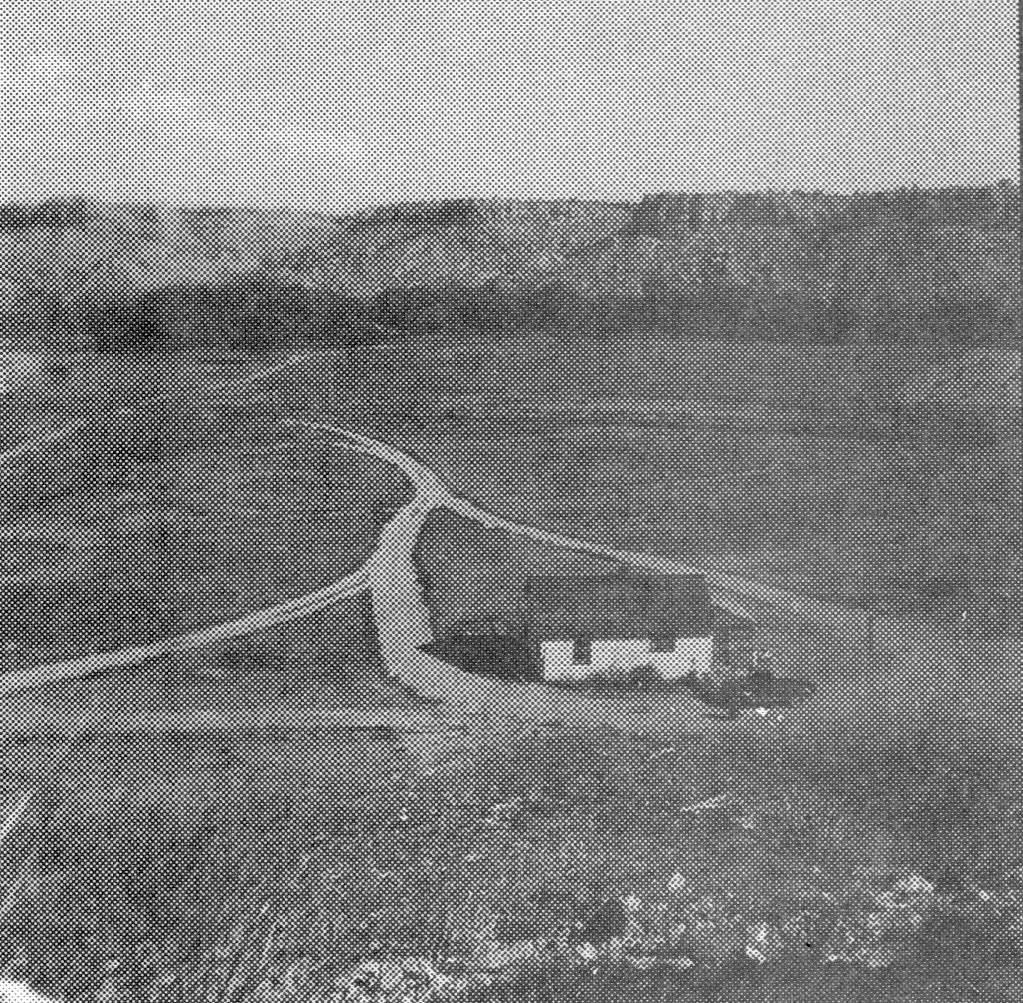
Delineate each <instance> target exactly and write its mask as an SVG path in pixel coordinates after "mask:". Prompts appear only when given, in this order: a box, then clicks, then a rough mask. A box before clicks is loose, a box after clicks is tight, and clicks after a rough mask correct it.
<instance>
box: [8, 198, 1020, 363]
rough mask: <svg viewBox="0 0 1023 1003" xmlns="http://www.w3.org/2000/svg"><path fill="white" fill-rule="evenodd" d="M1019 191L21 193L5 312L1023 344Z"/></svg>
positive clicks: (96, 329) (30, 324)
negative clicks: (306, 208)
mask: <svg viewBox="0 0 1023 1003" xmlns="http://www.w3.org/2000/svg"><path fill="white" fill-rule="evenodd" d="M1018 192H1019V189H1018V186H1017V185H1015V184H1012V183H1009V182H1002V183H1000V184H999V185H997V186H994V187H991V188H978V189H947V190H942V191H930V192H929V191H922V190H917V189H907V190H902V191H898V192H879V193H867V194H861V195H849V196H839V195H828V194H825V193H798V192H797V193H759V194H758V193H753V194H742V193H723V194H709V195H657V196H650V197H648V198H646V199H644V200H643V201H642V202H640V203H635V204H626V203H600V202H583V201H567V202H533V203H527V202H521V203H520V202H472V201H466V200H453V201H451V202H440V203H422V204H411V205H399V206H386V207H382V208H381V209H378V210H375V211H372V212H365V213H362V214H360V215H357V216H352V217H339V218H332V217H326V216H317V215H313V214H307V215H300V214H296V213H286V212H280V213H274V212H268V211H255V210H245V209H209V210H201V209H177V208H168V207H158V206H145V205H110V204H94V203H86V202H76V203H51V204H48V205H44V206H38V207H26V206H4V207H0V292H2V297H0V307H2V309H3V314H4V319H5V327H6V328H7V332H8V336H9V337H12V338H14V339H15V340H17V341H25V340H43V341H47V342H50V343H57V344H62V345H73V346H84V345H94V346H96V347H100V348H103V349H107V350H119V349H128V350H134V349H153V348H158V347H172V346H180V345H182V344H188V343H193V342H202V343H206V342H211V341H212V342H217V343H225V344H245V345H251V346H258V345H268V344H281V343H310V342H313V343H332V344H333V343H339V342H340V343H348V342H352V341H364V340H373V339H379V338H384V339H393V338H396V337H398V338H408V337H416V336H417V335H419V334H425V333H432V334H436V333H438V332H443V331H451V332H452V333H453V334H458V335H459V336H465V335H473V334H478V335H479V336H481V337H493V336H501V335H508V334H512V333H515V332H521V331H537V330H543V331H550V332H551V334H552V335H553V336H561V335H564V334H566V333H572V334H575V335H580V334H585V335H598V336H599V335H601V334H608V333H623V332H627V331H629V330H643V331H655V332H659V333H661V334H677V335H679V336H686V337H693V336H696V337H701V336H705V337H714V338H725V339H739V340H754V341H759V340H770V341H787V342H814V343H843V342H885V343H891V342H909V343H927V342H933V341H941V342H947V341H951V342H966V343H974V342H989V343H997V344H1003V345H1004V344H1017V343H1018V334H1019V323H1018V318H1019V277H1018V260H1019V228H1018V209H1019V196H1018Z"/></svg>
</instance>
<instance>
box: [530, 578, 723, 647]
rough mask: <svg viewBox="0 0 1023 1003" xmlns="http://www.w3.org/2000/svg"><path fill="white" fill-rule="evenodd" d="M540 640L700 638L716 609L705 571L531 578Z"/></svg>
mask: <svg viewBox="0 0 1023 1003" xmlns="http://www.w3.org/2000/svg"><path fill="white" fill-rule="evenodd" d="M526 617H527V626H528V630H529V635H530V637H531V638H532V639H534V640H556V639H568V638H573V637H604V638H617V639H623V640H624V639H628V638H651V637H686V636H690V637H699V636H705V635H706V634H708V633H709V632H710V628H711V624H712V620H713V609H712V607H711V604H710V595H709V593H708V591H707V583H706V580H705V579H704V577H703V575H656V576H654V575H651V576H642V575H595V576H543V577H533V578H529V579H527V581H526Z"/></svg>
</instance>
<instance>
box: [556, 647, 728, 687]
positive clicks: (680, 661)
mask: <svg viewBox="0 0 1023 1003" xmlns="http://www.w3.org/2000/svg"><path fill="white" fill-rule="evenodd" d="M650 649H651V642H650V641H649V640H594V642H593V653H592V657H591V659H590V661H589V663H588V664H586V665H579V664H576V663H575V662H574V661H573V659H572V655H573V645H572V642H571V641H544V642H543V643H542V644H541V645H540V653H541V657H542V658H543V674H544V679H550V680H555V679H563V680H571V679H576V680H579V679H586V678H588V677H589V676H593V675H597V674H599V673H609V672H610V671H611V670H612V669H617V670H619V671H622V670H626V669H638V668H640V667H641V666H644V665H652V666H654V668H655V669H656V670H657V673H658V674H659V675H660V676H662V677H663V678H665V679H678V678H679V677H681V676H684V675H687V674H688V673H690V672H696V673H703V672H707V671H708V670H709V669H710V661H711V655H712V654H713V650H714V639H713V637H680V638H677V639H676V641H675V650H674V651H670V652H668V651H665V652H652V651H651V650H650Z"/></svg>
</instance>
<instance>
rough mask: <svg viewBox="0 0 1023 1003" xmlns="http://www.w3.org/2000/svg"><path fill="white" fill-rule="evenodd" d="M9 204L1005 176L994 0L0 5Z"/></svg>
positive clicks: (1, 148) (172, 0) (1008, 60)
mask: <svg viewBox="0 0 1023 1003" xmlns="http://www.w3.org/2000/svg"><path fill="white" fill-rule="evenodd" d="M3 8H4V10H3V13H2V14H0V18H2V21H0V23H2V25H3V32H2V37H3V39H4V42H3V43H2V46H0V68H2V72H3V75H2V78H0V105H2V109H3V110H2V118H0V201H5V202H6V201H22V202H24V201H28V202H36V201H41V200H43V199H46V198H50V197H63V196H86V197H94V198H102V199H113V200H116V201H125V200H128V201H139V200H144V201H156V202H163V203H184V204H189V205H199V204H207V205H209V204H213V205H224V204H233V205H250V206H259V207H284V208H289V209H295V208H303V209H308V210H311V211H317V212H322V211H327V212H339V211H341V212H343V211H349V210H351V209H354V208H359V207H362V206H365V205H374V204H381V203H385V202H392V201H401V200H414V199H433V198H464V197H474V198H526V199H542V198H570V197H575V198H603V199H637V198H639V197H640V196H642V195H643V194H645V193H648V192H655V191H721V190H747V191H754V190H763V189H768V188H774V189H778V188H782V189H795V188H801V189H811V190H812V189H825V190H834V191H848V190H856V189H870V188H894V187H898V186H901V185H910V184H919V185H921V186H925V187H926V186H932V185H952V184H989V183H992V182H994V181H997V180H999V179H1002V178H1013V179H1018V177H1019V140H1018V131H1019V130H1018V124H1019V103H1018V79H1019V73H1018V63H1017V26H1016V14H1015V5H1014V4H1012V3H1007V2H1004V0H979V2H973V0H964V2H962V3H951V2H945V3H933V2H927V0H916V2H911V3H907V2H901V0H892V2H886V0H876V2H875V3H872V4H862V3H857V2H855V0H842V2H833V0H814V2H802V0H798V2H797V0H788V2H786V0H747V2H745V3H742V4H739V3H736V4H722V3H720V0H711V2H707V0H689V2H683V3H675V2H663V3H628V2H625V0H614V2H597V0H575V2H566V0H548V2H546V3H544V4H535V5H529V4H523V3H521V2H518V3H506V2H504V0H490V2H485V3H477V2H474V0H462V2H459V3H450V2H447V0H439V2H434V3H430V4H421V5H420V4H411V5H408V6H407V7H403V6H401V5H400V4H398V3H395V2H393V0H392V2H377V0H373V2H366V0H349V2H347V3H344V4H340V3H320V4H314V3H309V2H307V0H293V2H291V3H289V4H288V5H287V6H272V5H268V4H266V3H259V2H255V0H234V2H231V3H225V2H223V0H160V2H159V3H154V2H151V0H141V2H136V3H133V4H126V3H123V2H121V3H117V4H114V3H107V2H105V0H104V2H95V3H94V2H88V0H81V2H80V3H79V4H77V5H76V4H74V3H73V2H72V3H68V2H67V0H60V2H59V3H52V2H51V0H35V2H32V0H6V3H5V4H4V5H3Z"/></svg>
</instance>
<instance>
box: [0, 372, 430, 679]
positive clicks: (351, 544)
mask: <svg viewBox="0 0 1023 1003" xmlns="http://www.w3.org/2000/svg"><path fill="white" fill-rule="evenodd" d="M184 361H186V362H191V361H192V360H184ZM240 361H241V362H242V364H243V366H245V367H247V368H250V369H252V368H254V366H253V364H252V361H251V360H246V359H244V358H241V359H240ZM262 361H263V364H264V365H271V364H272V363H273V360H269V361H268V360H262ZM152 366H153V363H151V362H143V363H140V366H139V368H140V370H145V369H147V368H150V367H152ZM104 372H105V370H104ZM107 375H110V374H109V373H108V374H107ZM136 375H137V374H136ZM234 378H237V376H235V377H234ZM220 379H221V380H222V379H223V376H221V377H220ZM209 384H210V378H209V375H208V374H205V373H203V371H202V367H200V366H198V365H196V364H193V365H191V366H190V367H188V368H186V367H185V365H183V364H182V361H181V360H178V359H176V358H172V359H170V360H168V361H167V362H166V363H165V367H164V371H163V372H162V374H161V375H160V378H159V379H157V378H156V377H155V376H153V375H152V374H150V377H149V381H148V385H149V386H150V388H151V389H152V388H153V387H155V388H157V392H159V391H160V390H161V389H163V390H166V388H168V387H169V388H171V389H172V390H173V391H175V392H176V393H178V394H180V396H178V397H176V398H174V399H171V400H166V401H161V402H159V403H157V404H153V405H150V406H148V407H146V408H144V409H143V411H142V412H141V413H140V414H139V415H137V416H129V417H121V418H117V417H113V416H111V417H110V418H109V419H108V420H101V421H98V422H96V423H94V424H92V425H90V426H89V427H87V428H85V429H82V430H81V431H79V432H76V433H75V434H73V435H72V436H70V437H69V438H68V439H67V440H62V441H59V442H56V443H53V444H52V445H50V446H48V447H46V448H44V449H42V450H39V451H38V452H35V453H31V454H28V455H26V456H24V457H20V458H18V459H17V460H15V461H14V462H13V463H11V464H9V465H8V467H7V468H6V469H5V471H4V473H5V479H4V480H5V492H4V502H5V505H4V507H5V509H6V519H5V524H4V527H3V531H2V532H3V542H4V547H3V551H2V566H0V601H2V603H3V611H4V616H3V621H4V628H3V629H4V631H5V633H6V638H5V641H6V644H7V649H6V652H5V654H4V656H3V657H4V659H5V660H6V667H7V670H8V671H10V670H11V669H12V668H15V667H19V668H24V667H28V666H30V665H32V664H38V663H40V662H46V661H55V660H58V659H60V658H63V657H72V656H74V655H76V654H84V653H87V652H88V651H93V650H108V649H116V648H121V647H128V646H132V645H138V644H146V643H151V642H153V641H155V640H159V639H161V638H166V637H170V636H174V635H175V634H180V633H187V632H188V631H189V630H191V629H196V628H199V627H203V626H209V625H213V624H216V623H219V622H223V621H227V620H231V619H235V618H238V617H241V616H243V615H245V614H247V613H250V612H253V611H254V610H257V609H261V608H264V607H268V606H273V605H276V604H278V603H282V602H285V601H287V600H289V599H292V598H296V597H298V596H301V595H304V594H307V593H309V592H312V591H314V590H316V589H318V588H322V587H323V586H325V585H328V584H330V583H331V582H333V581H336V580H338V579H339V578H342V577H343V576H344V575H346V574H348V573H350V572H351V571H353V570H355V569H356V568H358V567H359V566H360V565H361V564H362V563H363V562H364V561H365V559H366V557H368V556H369V554H370V553H371V552H372V549H373V546H374V542H375V537H376V533H377V531H378V530H379V528H380V527H381V526H382V525H383V524H384V523H385V522H386V521H387V520H388V519H389V518H390V516H391V514H392V513H393V512H394V511H395V510H396V509H397V508H398V507H400V506H401V505H402V504H404V502H405V501H407V500H408V498H409V497H411V495H410V489H409V486H408V485H407V484H406V483H405V482H404V479H403V477H402V475H401V474H400V473H397V472H395V471H394V470H393V469H392V468H389V467H386V466H384V465H383V464H380V463H375V462H370V461H369V460H367V459H366V458H364V457H357V456H352V457H345V458H344V459H343V461H342V460H341V459H339V458H338V456H337V455H336V453H331V452H328V450H327V449H326V448H324V447H321V446H318V445H316V444H314V443H313V442H312V441H311V440H310V439H309V438H307V437H306V438H303V437H296V436H295V435H294V434H292V433H291V432H290V431H289V430H287V429H286V428H285V427H284V426H283V425H282V424H281V421H280V419H281V418H282V417H285V416H287V417H293V416H296V415H299V416H307V415H309V414H314V413H316V412H315V404H316V386H315V381H314V380H311V379H310V374H309V371H308V369H306V370H302V369H301V368H299V367H296V368H295V369H294V370H286V371H285V372H283V373H281V374H279V375H277V376H275V377H273V378H271V379H270V380H267V381H265V382H264V383H253V384H251V385H248V386H244V387H240V388H236V389H232V390H230V391H228V392H226V393H225V392H223V391H221V392H216V391H215V390H213V389H212V388H211V387H210V386H209ZM153 395H155V394H153ZM90 406H92V407H96V408H99V409H100V410H101V411H102V409H103V408H106V407H108V406H109V405H108V403H106V402H105V399H103V398H100V399H97V400H96V401H93V402H92V404H91V405H90ZM83 410H85V407H84V406H83V407H81V408H80V409H79V413H81V411H83Z"/></svg>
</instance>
